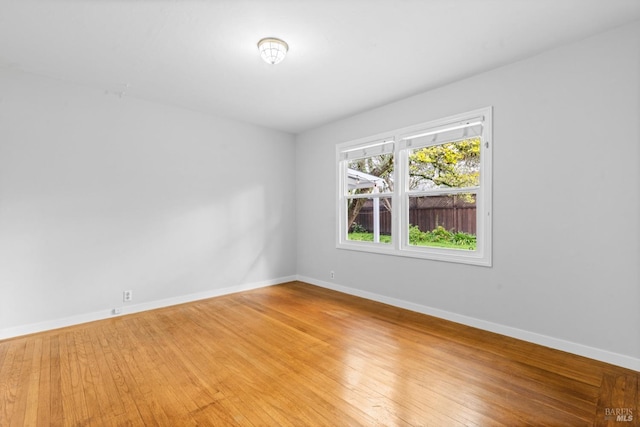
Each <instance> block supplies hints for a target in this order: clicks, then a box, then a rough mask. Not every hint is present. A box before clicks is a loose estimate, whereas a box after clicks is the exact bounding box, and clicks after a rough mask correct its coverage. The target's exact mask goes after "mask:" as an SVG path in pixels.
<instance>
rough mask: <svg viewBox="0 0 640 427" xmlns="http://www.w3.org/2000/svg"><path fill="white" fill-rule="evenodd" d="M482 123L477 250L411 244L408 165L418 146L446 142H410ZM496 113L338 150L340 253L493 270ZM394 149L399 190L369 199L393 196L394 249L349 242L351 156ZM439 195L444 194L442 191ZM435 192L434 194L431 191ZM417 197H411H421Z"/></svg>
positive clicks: (401, 131) (357, 142)
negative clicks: (493, 181)
mask: <svg viewBox="0 0 640 427" xmlns="http://www.w3.org/2000/svg"><path fill="white" fill-rule="evenodd" d="M478 120H482V123H483V125H482V130H481V134H480V136H481V138H482V146H481V148H480V149H481V154H480V185H479V186H478V187H476V188H477V198H476V212H477V213H476V215H477V216H476V236H477V247H476V250H475V251H465V250H457V249H442V248H434V247H424V246H412V245H409V242H408V239H409V235H408V230H409V194H410V193H409V192H408V189H407V187H406V186H407V179H408V172H407V170H406V166H407V164H408V151H409V150H410V149H411V148H415V147H424V146H429V145H438V144H441V143H442V142H435V143H433V144H429V143H425V142H424V141H423V142H421V143H419V144H417V145H416V146H415V147H412V146H411V143H408V142H407V141H409V140H410V139H416V138H418V137H421V138H423V137H425V136H429V135H432V134H437V133H439V132H442V130H443V129H447V130H452V129H462V128H464V127H469V123H470V122H473V121H478ZM492 122H493V121H492V108H491V107H486V108H482V109H478V110H474V111H470V112H467V113H463V114H457V115H455V116H450V117H446V118H443V119H440V120H434V121H430V122H426V123H421V124H418V125H415V126H410V127H406V128H402V129H396V130H394V131H391V132H386V133H384V134H378V135H374V136H370V137H367V138H361V139H356V140H353V141H348V142H344V143H341V144H338V145H336V164H337V168H336V169H337V180H336V182H337V194H338V197H337V206H336V214H337V217H336V218H337V235H336V247H337V248H339V249H347V250H354V251H362V252H371V253H378V254H386V255H396V256H405V257H412V258H423V259H430V260H437V261H447V262H457V263H464V264H471V265H480V266H487V267H490V266H491V265H492V234H493V233H492V222H493V221H492V216H493V213H492V189H493V183H492V178H493V176H492V170H493V168H492V166H493V165H492V157H493V155H492V152H493V135H492ZM391 144H392V146H393V153H394V162H395V165H394V191H393V193H374V194H368V195H366V196H365V197H368V198H373V197H391V199H392V213H391V215H392V227H391V235H392V240H391V243H390V244H388V243H387V244H384V243H372V242H360V241H351V240H348V239H347V231H348V230H347V229H346V222H347V207H346V206H347V203H346V201H347V196H346V188H347V183H346V179H345V177H346V176H347V174H346V172H347V170H346V169H347V163H348V160H351V159H352V158H354V157H352V155H349V154H347V153H355V152H358V154H359V155H373V154H376V152H368V149H374V150H375V148H376V147H379V146H383V145H386V146H389V145H391ZM438 191H439V190H438ZM463 191H464V192H468V188H467V189H465V190H458V189H453V188H452V189H447V190H442V192H443V193H446V194H452V193H456V192H463ZM430 193H431V192H430ZM416 194H418V193H417V192H415V193H414V192H412V193H411V195H416Z"/></svg>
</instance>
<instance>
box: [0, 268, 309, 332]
mask: <svg viewBox="0 0 640 427" xmlns="http://www.w3.org/2000/svg"><path fill="white" fill-rule="evenodd" d="M293 280H297V278H296V276H287V277H279V278H276V279H271V280H264V281H260V282H254V283H247V284H243V285H237V286H230V287H226V288H220V289H212V290H209V291H205V292H198V293H194V294H187V295H180V296H177V297H172V298H165V299H161V300H156V301H149V302H144V303H141V304H134V305H127V306H125V307H122V312H121V313H119V314H113V312H112V309H105V310H100V311H95V312H92V313H83V314H79V315H76V316H69V317H64V318H61V319H54V320H48V321H45V322H39V323H31V324H28V325H21V326H16V327H12V328H4V329H0V340H3V339H8V338H15V337H19V336H22V335H28V334H34V333H37V332H43V331H49V330H52V329H59V328H65V327H67V326H74V325H79V324H82V323H87V322H94V321H96V320H103V319H108V318H111V317H117V316H122V315H125V314H132V313H139V312H141V311H147V310H154V309H156V308H162V307H169V306H172V305H177V304H184V303H187V302H192V301H198V300H202V299H207V298H214V297H219V296H222V295H228V294H234V293H237V292H243V291H249V290H251V289H258V288H264V287H267V286H272V285H278V284H280V283H286V282H291V281H293Z"/></svg>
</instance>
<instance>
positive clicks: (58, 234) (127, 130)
mask: <svg viewBox="0 0 640 427" xmlns="http://www.w3.org/2000/svg"><path fill="white" fill-rule="evenodd" d="M293 144H294V138H293V136H291V135H288V134H285V133H280V132H275V131H271V130H266V129H262V128H259V127H255V126H250V125H245V124H241V123H237V122H233V121H229V120H224V119H220V118H215V117H211V116H206V115H203V114H199V113H196V112H191V111H187V110H182V109H179V108H172V107H168V106H161V105H157V104H153V103H149V102H145V101H141V100H135V99H130V98H127V97H126V95H125V96H124V97H119V96H117V95H114V94H109V93H105V92H102V91H98V90H93V89H88V88H83V87H78V86H73V85H70V84H66V83H62V82H58V81H54V80H49V79H46V78H41V77H37V76H33V75H28V74H25V73H21V72H18V71H11V70H6V69H5V70H0V260H1V261H2V265H1V267H0V284H1V286H0V338H1V337H3V336H4V337H6V336H12V335H17V334H20V333H25V332H32V331H35V330H39V329H47V328H49V327H54V326H62V325H65V324H71V323H76V322H80V321H85V320H92V319H94V318H101V317H106V316H109V314H110V310H111V309H112V308H115V307H122V306H124V312H125V313H126V312H128V311H135V309H143V308H151V307H153V306H156V305H163V304H164V303H171V302H179V301H182V300H188V299H189V298H191V297H194V298H195V297H204V296H207V295H214V294H216V292H221V290H222V291H229V290H233V289H242V288H243V287H251V286H258V285H264V284H268V283H272V282H277V281H279V280H281V279H283V278H285V279H286V278H293V277H295V237H294V233H295V229H294V224H295V216H294V215H295V205H294V197H293V196H294V188H295V184H294V167H293V166H294V145H293ZM126 289H131V290H133V296H134V300H133V302H131V303H127V304H123V302H122V291H123V290H126Z"/></svg>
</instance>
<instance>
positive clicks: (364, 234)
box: [347, 197, 391, 244]
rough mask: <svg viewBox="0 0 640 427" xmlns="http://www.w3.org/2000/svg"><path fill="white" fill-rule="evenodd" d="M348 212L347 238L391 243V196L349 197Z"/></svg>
mask: <svg viewBox="0 0 640 427" xmlns="http://www.w3.org/2000/svg"><path fill="white" fill-rule="evenodd" d="M376 211H377V215H376ZM347 212H348V217H347V220H348V233H347V240H354V241H367V242H379V243H386V244H389V243H391V197H376V198H371V199H348V200H347Z"/></svg>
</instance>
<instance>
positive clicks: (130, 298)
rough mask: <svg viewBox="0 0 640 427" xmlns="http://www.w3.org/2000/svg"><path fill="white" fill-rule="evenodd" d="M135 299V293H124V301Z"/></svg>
mask: <svg viewBox="0 0 640 427" xmlns="http://www.w3.org/2000/svg"><path fill="white" fill-rule="evenodd" d="M132 299H133V291H124V292H123V293H122V301H124V302H128V301H131V300H132Z"/></svg>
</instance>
